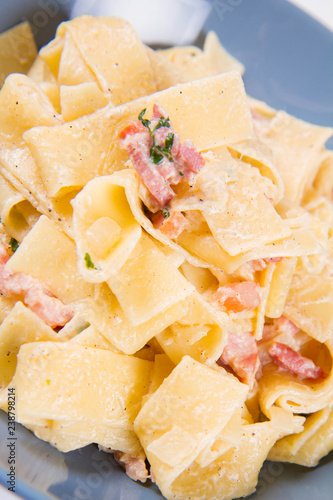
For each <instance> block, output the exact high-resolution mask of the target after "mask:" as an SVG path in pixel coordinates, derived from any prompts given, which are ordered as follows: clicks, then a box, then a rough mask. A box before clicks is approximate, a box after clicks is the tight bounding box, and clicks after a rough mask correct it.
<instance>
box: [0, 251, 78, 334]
mask: <svg viewBox="0 0 333 500" xmlns="http://www.w3.org/2000/svg"><path fill="white" fill-rule="evenodd" d="M6 252H7V250H6ZM8 259H9V257H8V258H7V257H6V254H5V251H4V248H3V245H0V293H1V294H2V295H4V296H5V297H12V296H13V295H17V296H20V295H23V296H24V302H25V304H26V305H27V306H28V307H29V309H31V310H32V311H34V312H35V313H36V314H37V315H38V316H39V317H40V318H41V319H42V320H43V321H45V323H46V324H47V325H49V326H50V327H52V328H54V327H56V326H64V325H65V324H66V323H67V322H68V321H69V320H70V319H72V317H73V311H72V309H71V307H69V306H66V305H64V304H63V303H62V302H61V301H60V300H59V299H57V298H56V297H54V296H53V295H52V293H51V292H50V290H48V289H47V287H46V286H45V285H43V284H42V283H40V282H39V281H38V280H37V279H35V278H32V277H31V276H29V275H28V274H24V273H15V272H11V271H9V270H8V269H6V267H5V263H6V262H7V261H8Z"/></svg>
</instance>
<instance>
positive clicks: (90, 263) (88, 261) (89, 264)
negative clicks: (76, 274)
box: [84, 253, 97, 269]
mask: <svg viewBox="0 0 333 500" xmlns="http://www.w3.org/2000/svg"><path fill="white" fill-rule="evenodd" d="M84 260H85V261H86V266H87V268H88V269H97V267H95V264H94V263H93V261H92V260H91V257H90V255H89V254H88V253H86V254H85V256H84Z"/></svg>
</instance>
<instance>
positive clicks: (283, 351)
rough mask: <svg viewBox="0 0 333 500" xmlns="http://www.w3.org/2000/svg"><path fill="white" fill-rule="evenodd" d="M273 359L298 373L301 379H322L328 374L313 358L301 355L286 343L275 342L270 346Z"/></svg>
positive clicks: (283, 366) (279, 364)
mask: <svg viewBox="0 0 333 500" xmlns="http://www.w3.org/2000/svg"><path fill="white" fill-rule="evenodd" d="M268 352H269V355H270V357H271V358H272V360H273V361H274V362H275V363H276V364H277V365H278V366H280V367H281V368H284V369H285V370H288V371H289V372H291V373H294V374H295V375H297V376H298V377H299V378H300V379H305V378H311V379H320V378H324V377H326V374H325V373H324V371H323V370H322V368H320V367H319V366H317V365H316V364H315V363H314V362H313V361H312V360H311V359H309V358H305V357H304V356H301V355H300V354H299V353H298V352H296V351H294V350H293V349H291V348H290V347H289V346H287V345H286V344H282V343H280V342H275V343H274V344H272V345H271V347H270V348H269V351H268Z"/></svg>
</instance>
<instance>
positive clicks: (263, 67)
mask: <svg viewBox="0 0 333 500" xmlns="http://www.w3.org/2000/svg"><path fill="white" fill-rule="evenodd" d="M213 4H214V7H213V10H212V13H211V15H210V17H209V18H208V20H207V22H206V25H205V30H206V31H207V30H211V29H213V30H215V31H216V32H217V33H218V35H219V36H220V39H221V41H222V43H223V44H224V45H225V47H226V48H227V49H228V50H229V51H230V52H231V53H232V54H233V55H234V56H235V57H237V58H238V59H239V60H241V61H242V62H243V63H244V64H245V67H246V74H245V77H244V81H245V86H246V90H247V92H248V93H249V94H250V95H252V96H253V97H256V98H259V99H262V100H264V101H266V102H267V103H268V104H270V105H271V106H273V107H276V108H280V109H285V110H286V111H288V112H289V113H291V114H294V115H295V116H298V117H299V118H302V119H305V120H308V121H311V122H313V123H317V124H319V125H329V126H333V63H332V61H333V33H331V32H330V31H328V30H327V29H325V28H324V27H322V26H321V25H320V24H319V23H317V22H316V21H314V20H313V19H312V18H310V17H309V16H307V15H306V14H304V13H303V12H301V11H300V10H298V9H297V8H295V7H294V6H293V5H291V4H289V3H288V2H286V1H284V0H280V1H277V0H247V1H244V0H223V1H222V0H214V2H213ZM70 5H71V1H70V0H36V1H28V0H21V1H20V0H11V2H1V3H0V31H1V30H3V29H5V28H8V27H10V26H12V25H13V24H15V23H16V22H18V21H20V20H22V19H29V20H30V21H31V23H32V25H33V27H34V31H35V34H36V37H37V39H38V43H39V44H40V45H42V44H43V43H45V42H47V41H48V40H49V39H50V38H52V37H53V35H54V32H55V29H56V26H57V24H58V23H59V22H61V21H62V20H64V19H66V16H67V15H68V11H69V9H70ZM328 145H329V146H330V147H332V146H333V141H332V140H331V141H330V142H329V143H328ZM0 437H1V444H0V483H2V484H3V485H5V487H7V486H8V484H7V479H8V477H7V474H8V470H9V469H8V467H9V465H8V463H7V460H8V450H9V448H8V447H7V444H8V443H9V441H8V425H7V416H6V415H5V414H4V413H3V412H0ZM15 437H16V438H17V439H16V461H17V462H16V473H17V477H16V492H17V493H18V494H19V495H20V496H21V497H23V498H24V499H27V500H49V499H61V500H158V499H160V500H161V498H162V497H161V495H160V493H159V492H158V489H157V487H156V486H155V485H153V484H148V485H147V486H144V485H141V484H137V483H134V482H133V481H131V480H130V479H128V478H127V477H126V475H125V474H124V472H123V471H122V469H121V468H120V467H119V466H118V464H117V463H116V462H115V461H114V460H113V458H112V457H111V456H110V455H108V454H106V453H101V452H99V451H98V450H97V448H96V447H95V446H88V447H86V448H83V449H81V450H77V451H74V452H70V453H67V454H63V453H60V452H58V451H57V450H55V449H54V448H52V447H51V446H50V445H48V444H47V443H45V442H43V441H40V440H38V439H37V438H35V437H34V436H33V434H31V433H30V432H29V431H28V430H26V429H24V428H22V427H21V426H19V425H18V426H17V427H16V436H15ZM332 477H333V453H332V452H331V453H330V454H329V455H328V456H327V457H325V458H323V459H322V460H321V462H320V464H319V466H318V467H316V468H315V469H307V468H305V467H301V466H295V465H290V464H282V463H270V462H265V464H264V466H263V468H262V470H261V473H260V476H259V482H258V488H257V493H255V494H254V495H253V496H252V497H251V499H252V500H259V499H260V500H281V498H285V499H286V500H299V499H300V498H302V500H314V499H316V500H329V499H331V498H332V489H333V488H332V487H333V479H332ZM0 497H1V491H0Z"/></svg>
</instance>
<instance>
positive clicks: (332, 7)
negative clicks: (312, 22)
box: [290, 0, 333, 31]
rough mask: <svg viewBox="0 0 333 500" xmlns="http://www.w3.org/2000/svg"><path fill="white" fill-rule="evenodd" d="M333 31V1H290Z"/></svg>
mask: <svg viewBox="0 0 333 500" xmlns="http://www.w3.org/2000/svg"><path fill="white" fill-rule="evenodd" d="M290 1H291V2H292V3H293V4H295V5H297V7H300V8H302V9H303V10H305V11H306V12H307V13H308V14H311V15H312V16H313V17H314V18H316V19H317V20H318V21H320V22H321V23H322V24H324V25H325V26H326V27H327V28H330V29H331V30H332V31H333V0H290Z"/></svg>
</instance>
